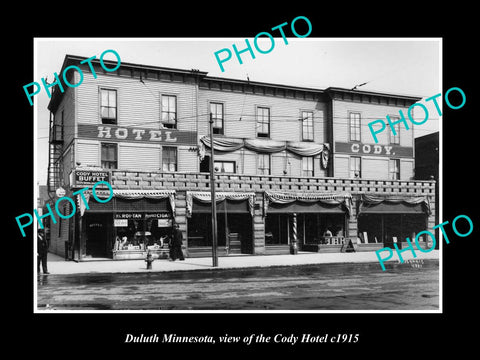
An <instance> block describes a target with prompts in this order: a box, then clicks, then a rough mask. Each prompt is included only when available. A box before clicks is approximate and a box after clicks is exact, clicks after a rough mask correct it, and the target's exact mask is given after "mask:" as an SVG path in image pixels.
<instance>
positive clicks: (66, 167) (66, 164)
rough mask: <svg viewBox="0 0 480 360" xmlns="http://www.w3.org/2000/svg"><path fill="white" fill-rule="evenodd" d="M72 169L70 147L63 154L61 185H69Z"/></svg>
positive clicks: (71, 151)
mask: <svg viewBox="0 0 480 360" xmlns="http://www.w3.org/2000/svg"><path fill="white" fill-rule="evenodd" d="M73 167H74V164H73V150H72V146H69V147H68V149H67V150H66V151H65V153H64V154H63V183H64V184H70V172H71V171H72V169H73Z"/></svg>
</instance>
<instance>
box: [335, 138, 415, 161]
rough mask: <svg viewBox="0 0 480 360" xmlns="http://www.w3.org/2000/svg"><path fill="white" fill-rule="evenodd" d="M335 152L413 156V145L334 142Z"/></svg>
mask: <svg viewBox="0 0 480 360" xmlns="http://www.w3.org/2000/svg"><path fill="white" fill-rule="evenodd" d="M335 152H336V153H345V154H351V155H378V156H387V157H410V158H413V147H406V146H399V145H379V144H363V143H343V142H335Z"/></svg>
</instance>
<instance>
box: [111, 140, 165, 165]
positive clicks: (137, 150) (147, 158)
mask: <svg viewBox="0 0 480 360" xmlns="http://www.w3.org/2000/svg"><path fill="white" fill-rule="evenodd" d="M160 167H161V147H160V146H159V145H147V144H135V145H132V144H125V143H120V144H118V168H119V169H125V170H129V169H141V170H145V171H155V170H159V169H160Z"/></svg>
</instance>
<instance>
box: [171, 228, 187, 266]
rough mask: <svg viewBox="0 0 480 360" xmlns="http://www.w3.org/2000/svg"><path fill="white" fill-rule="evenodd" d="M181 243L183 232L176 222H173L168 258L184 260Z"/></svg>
mask: <svg viewBox="0 0 480 360" xmlns="http://www.w3.org/2000/svg"><path fill="white" fill-rule="evenodd" d="M182 244H183V234H182V232H181V231H180V229H179V226H178V224H175V225H174V227H173V234H172V239H171V241H170V260H172V261H175V260H176V259H180V260H185V258H184V257H183V251H182Z"/></svg>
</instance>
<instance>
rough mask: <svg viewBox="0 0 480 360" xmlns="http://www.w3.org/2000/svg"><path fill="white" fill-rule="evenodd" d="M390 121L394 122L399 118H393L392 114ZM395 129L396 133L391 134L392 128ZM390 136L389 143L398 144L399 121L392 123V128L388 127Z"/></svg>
mask: <svg viewBox="0 0 480 360" xmlns="http://www.w3.org/2000/svg"><path fill="white" fill-rule="evenodd" d="M390 119H391V120H392V122H395V121H396V120H399V119H400V118H399V117H397V118H394V117H393V116H391V117H390ZM394 129H395V133H396V135H393V130H394ZM388 134H389V136H390V144H395V145H400V123H397V124H394V125H393V128H392V129H390V131H389V132H388Z"/></svg>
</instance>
